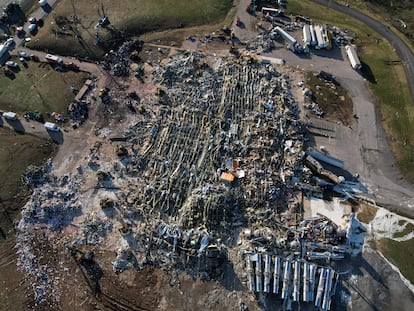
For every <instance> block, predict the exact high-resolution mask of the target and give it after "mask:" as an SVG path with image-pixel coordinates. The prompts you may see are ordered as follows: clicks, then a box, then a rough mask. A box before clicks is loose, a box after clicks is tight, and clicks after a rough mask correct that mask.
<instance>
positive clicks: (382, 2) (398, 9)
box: [336, 0, 414, 48]
mask: <svg viewBox="0 0 414 311" xmlns="http://www.w3.org/2000/svg"><path fill="white" fill-rule="evenodd" d="M336 2H338V3H340V4H342V3H343V2H342V3H341V1H336ZM349 4H350V6H351V7H352V8H353V9H357V10H359V11H361V12H363V13H364V14H366V15H369V16H371V17H373V18H375V19H377V20H379V21H381V22H383V23H386V24H387V25H388V26H390V27H391V28H392V29H393V30H394V32H395V33H397V34H400V37H401V39H403V40H404V41H405V42H406V43H407V45H409V46H411V48H414V23H412V21H413V20H414V2H413V1H409V0H393V1H390V0H367V1H361V0H349ZM400 20H402V21H404V22H405V26H406V27H405V28H404V27H403V24H402V23H401V22H400Z"/></svg>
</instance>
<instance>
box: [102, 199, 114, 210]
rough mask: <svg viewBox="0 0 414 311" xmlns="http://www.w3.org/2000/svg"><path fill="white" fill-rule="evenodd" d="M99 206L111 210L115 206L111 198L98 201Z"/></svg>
mask: <svg viewBox="0 0 414 311" xmlns="http://www.w3.org/2000/svg"><path fill="white" fill-rule="evenodd" d="M99 205H100V207H101V208H102V209H104V208H111V207H114V206H115V202H114V200H112V199H111V198H105V199H101V200H100V201H99Z"/></svg>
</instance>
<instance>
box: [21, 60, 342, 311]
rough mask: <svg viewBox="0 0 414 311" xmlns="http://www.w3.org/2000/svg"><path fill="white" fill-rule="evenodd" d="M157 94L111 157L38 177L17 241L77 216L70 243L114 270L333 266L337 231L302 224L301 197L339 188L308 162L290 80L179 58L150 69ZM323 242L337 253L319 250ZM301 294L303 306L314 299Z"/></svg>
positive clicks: (245, 63) (254, 65) (232, 63)
mask: <svg viewBox="0 0 414 311" xmlns="http://www.w3.org/2000/svg"><path fill="white" fill-rule="evenodd" d="M153 84H154V85H155V87H154V88H153V90H154V92H153V94H151V95H150V96H149V97H148V96H146V97H144V96H143V97H142V98H143V103H142V105H143V106H145V107H148V109H149V110H150V111H151V112H150V113H141V114H136V115H134V117H133V118H132V117H131V120H136V121H134V122H133V123H131V124H130V125H129V126H128V128H126V129H124V131H123V135H121V138H122V139H113V140H111V142H113V144H112V145H111V147H110V148H113V149H114V154H112V156H109V155H108V154H107V150H108V149H105V148H106V147H108V146H109V144H106V143H105V142H104V143H101V142H97V143H96V144H95V145H94V146H93V147H92V148H91V149H90V154H89V156H87V157H85V159H84V160H85V165H81V166H78V167H77V172H74V173H73V175H71V174H70V175H64V176H63V177H60V178H57V177H55V176H53V175H51V174H48V173H47V172H45V174H44V175H43V176H44V179H41V178H37V179H36V180H39V182H38V183H36V184H35V187H34V194H33V196H32V198H31V199H30V200H29V202H28V203H27V204H26V205H25V207H24V208H23V210H22V220H21V221H20V224H19V230H20V232H21V234H20V236H21V237H23V234H22V233H23V232H25V231H30V229H32V228H33V227H35V226H36V224H42V225H43V226H45V227H46V228H48V230H56V229H58V228H61V227H62V226H65V225H68V224H70V223H71V221H72V220H73V218H74V216H75V215H82V216H81V217H79V219H80V220H79V219H78V220H77V221H78V223H77V224H78V226H77V227H78V229H77V230H75V231H76V234H75V237H74V239H73V241H72V243H71V245H72V246H73V247H82V246H84V245H86V244H87V245H89V246H94V247H95V248H99V247H105V246H104V245H105V244H106V242H107V239H110V240H111V245H112V246H113V245H118V246H117V250H116V258H115V259H114V260H113V261H112V265H113V269H114V271H115V272H122V271H124V270H125V269H128V268H130V267H134V268H135V269H137V270H139V269H142V268H143V267H144V266H146V265H153V266H156V267H161V268H163V269H165V270H168V271H175V272H186V273H188V274H190V275H192V276H193V277H198V278H200V279H203V280H208V279H211V278H220V277H222V275H223V267H224V265H225V264H226V263H228V262H229V261H232V262H234V260H235V258H234V256H236V257H237V259H236V262H234V263H235V269H237V271H238V273H242V272H241V271H245V272H248V271H250V270H249V269H251V267H250V268H249V264H248V265H247V266H246V265H245V263H246V260H244V258H245V256H246V255H247V256H252V255H255V254H256V255H257V254H263V255H265V254H269V255H271V256H276V257H277V258H281V260H282V261H283V262H286V263H287V262H295V261H296V262H299V261H300V262H306V261H307V260H314V258H313V257H315V256H316V257H318V255H317V252H318V251H319V250H320V249H319V248H321V249H322V253H324V254H325V253H326V254H328V253H329V254H330V255H326V256H327V257H328V259H329V260H331V259H335V258H333V257H334V254H337V253H338V252H339V251H338V248H335V247H333V246H336V244H338V243H339V242H338V239H339V237H340V236H343V232H342V231H341V230H339V229H338V228H336V227H335V226H334V225H333V224H332V223H331V222H330V221H329V220H326V219H319V220H316V219H313V220H308V221H305V222H303V221H304V219H303V206H302V199H303V196H304V194H307V193H312V192H320V191H321V186H322V185H321V184H318V183H315V182H314V180H313V179H312V175H313V173H315V174H318V175H319V176H320V177H321V178H325V179H326V178H328V179H329V180H330V181H331V182H333V183H335V184H339V183H341V182H342V180H341V179H340V178H338V177H337V176H335V175H334V174H333V173H331V172H329V171H327V170H325V169H324V168H321V167H320V166H318V165H317V164H316V162H318V161H317V160H314V158H313V157H311V156H310V155H308V156H306V154H305V152H304V150H303V144H304V132H305V127H304V126H303V124H302V123H301V121H300V120H299V108H298V106H297V104H296V102H295V100H294V98H293V97H292V95H291V92H290V89H289V87H290V81H289V77H288V76H287V75H284V74H282V73H281V72H280V71H279V70H278V68H277V67H274V66H272V65H270V64H261V63H258V62H257V59H254V58H252V57H251V56H243V55H241V56H240V57H237V58H235V57H221V58H216V57H214V58H213V57H210V56H206V55H204V54H202V53H198V52H181V53H177V54H176V55H173V56H171V57H170V59H169V61H168V62H165V63H164V62H162V63H159V64H158V65H157V66H155V67H154V72H153ZM112 130H116V129H112ZM121 131H122V130H121ZM105 137H106V135H102V139H105ZM103 144H104V145H103ZM105 144H106V146H105ZM313 156H315V157H317V156H318V155H317V154H314V155H313ZM305 163H306V165H307V166H309V167H310V168H308V167H305V166H304V164H305ZM35 176H37V175H35ZM88 178H89V179H90V178H94V179H95V182H96V184H95V189H96V192H94V195H96V201H97V202H98V206H99V210H94V212H93V213H91V212H90V211H91V210H92V209H93V207H92V206H91V204H92V203H91V202H90V201H88V202H89V203H84V201H83V200H86V198H85V197H82V198H80V196H79V195H78V192H79V190H80V189H83V187H84V183H85V180H87V179H88ZM338 191H339V190H338ZM341 191H343V189H341ZM311 221H313V222H311ZM309 224H312V226H309ZM236 233H240V234H236ZM18 237H19V235H18ZM18 239H19V238H18ZM114 239H115V240H114ZM114 241H117V242H114ZM321 241H323V242H327V241H328V242H330V243H331V244H332V245H333V246H332V247H331V248H322V246H320V247H318V248H315V245H316V244H317V243H319V242H321ZM114 243H118V244H114ZM309 243H311V244H309ZM312 243H313V244H312ZM234 254H236V255H234ZM326 256H325V257H323V256H322V257H318V258H316V260H320V259H321V258H322V259H323V260H325V261H324V263H323V265H322V268H320V269H319V270H318V271H320V275H322V274H323V275H322V276H321V278H322V279H323V280H325V279H326V280H327V279H329V280H330V281H329V282H332V280H333V278H334V277H335V276H336V275H335V273H334V272H333V271H332V270H331V269H330V268H325V267H324V265H325V266H326ZM338 256H339V257H340V255H338ZM276 257H275V258H276ZM24 258H29V256H24ZM249 258H252V257H249ZM272 258H273V257H272ZM257 260H258V259H257ZM257 260H256V262H260V265H259V264H258V263H256V270H258V271H259V272H257V273H256V278H260V279H261V278H262V277H263V276H264V277H266V275H267V274H260V273H261V272H260V271H261V270H260V269H261V267H262V262H261V261H257ZM250 261H251V260H250ZM250 261H249V262H250ZM268 264H270V263H268ZM22 265H23V266H25V261H23V260H22ZM293 265H294V266H295V267H296V265H297V264H295V263H293ZM259 266H260V267H259ZM25 267H26V266H25ZM280 267H281V268H280V269H282V266H280ZM306 267H307V268H304V269H308V270H309V269H310V268H309V267H308V266H306ZM25 269H26V270H27V269H28V270H30V269H31V268H30V267H27V268H25ZM284 269H286V268H284ZM297 269H300V268H295V271H296V270H297ZM312 269H313V268H312ZM308 270H306V271H308ZM271 271H272V270H271ZM278 271H281V270H278ZM309 271H310V270H309ZM268 272H269V271H268ZM268 272H266V273H268ZM309 273H310V272H309ZM247 275H248V273H247ZM287 278H288V279H289V281H286V282H288V283H289V284H288V285H286V286H288V287H287V288H286V294H285V295H287V297H292V290H293V288H294V287H292V286H290V282H294V279H292V278H291V276H290V274H289V275H288V276H287ZM303 279H304V280H305V279H306V277H305V276H304V277H303ZM245 281H246V283H247V281H248V280H247V278H246V280H245ZM257 282H258V281H257ZM321 282H323V281H321ZM325 282H328V281H325ZM250 284H251V285H250V287H251V288H253V285H252V283H250ZM315 284H316V283H313V285H315ZM313 285H312V286H313ZM283 286H285V285H283ZM298 286H299V285H298ZM301 286H302V285H301ZM318 286H319V285H318ZM255 288H256V290H257V289H258V288H261V287H260V285H259V283H257V284H256V283H255ZM324 288H328V285H326V286H325V287H324ZM303 291H304V292H306V293H308V294H307V295H309V299H311V298H310V296H311V295H310V294H309V292H310V291H311V290H310V289H303ZM333 292H334V289H333V288H332V287H331V286H330V285H329V293H328V294H326V295H327V298H324V296H321V295H323V292H322V294H319V296H317V297H319V298H316V299H317V300H318V301H319V302H320V303H319V304H320V306H327V305H329V304H330V298H331V296H332V293H333ZM294 295H296V294H294ZM293 297H295V296H293ZM321 297H322V298H321ZM328 298H329V300H327V301H325V299H328ZM289 299H290V298H289ZM294 299H296V298H294ZM312 299H313V298H312ZM294 301H296V300H294ZM309 301H312V300H309ZM322 308H323V307H322Z"/></svg>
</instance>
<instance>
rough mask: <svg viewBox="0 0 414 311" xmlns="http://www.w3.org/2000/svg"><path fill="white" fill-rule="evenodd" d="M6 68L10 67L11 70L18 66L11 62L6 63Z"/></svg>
mask: <svg viewBox="0 0 414 311" xmlns="http://www.w3.org/2000/svg"><path fill="white" fill-rule="evenodd" d="M6 66H8V67H12V68H19V65H18V64H17V63H15V62H12V61H11V60H9V61H7V62H6Z"/></svg>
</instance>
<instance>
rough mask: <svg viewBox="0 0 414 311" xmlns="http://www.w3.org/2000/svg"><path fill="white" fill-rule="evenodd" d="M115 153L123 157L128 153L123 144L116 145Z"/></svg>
mask: <svg viewBox="0 0 414 311" xmlns="http://www.w3.org/2000/svg"><path fill="white" fill-rule="evenodd" d="M115 153H116V155H117V156H118V157H124V156H127V155H128V149H127V148H125V146H116V147H115Z"/></svg>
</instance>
